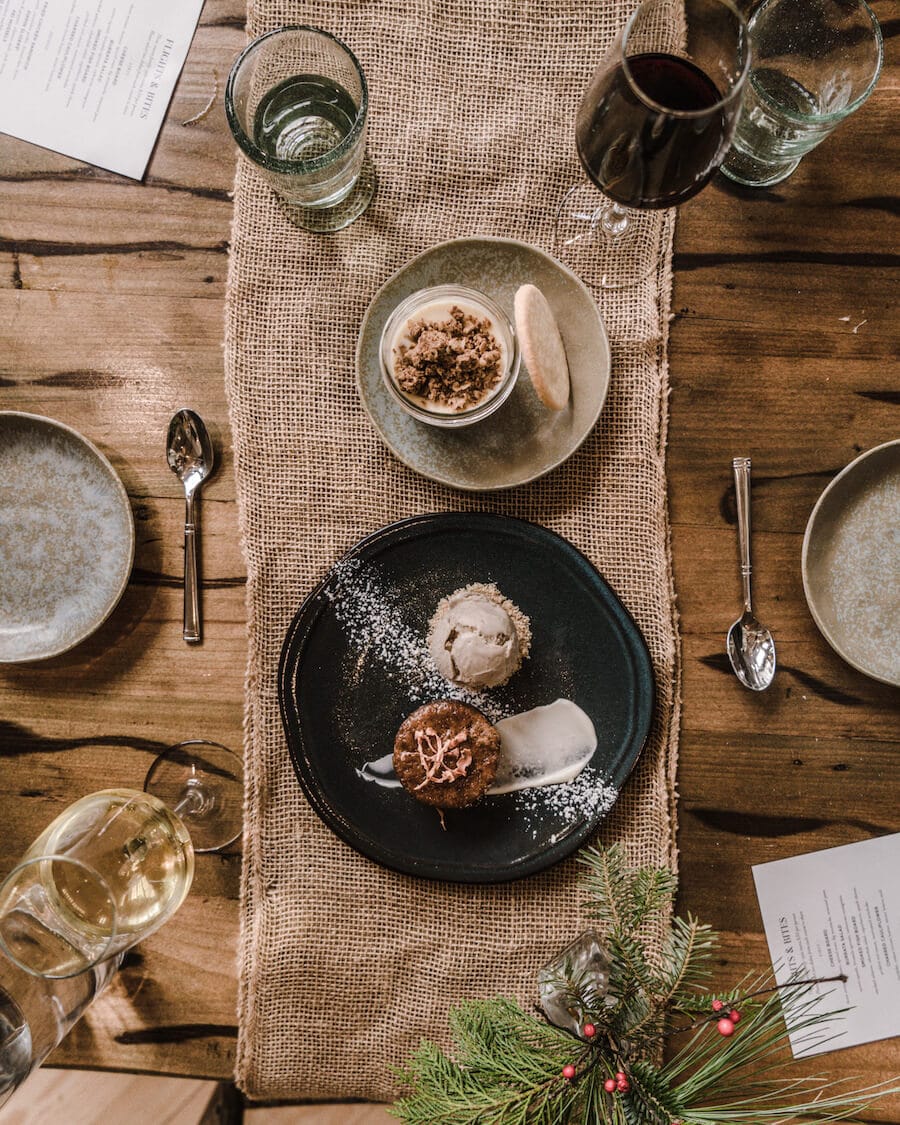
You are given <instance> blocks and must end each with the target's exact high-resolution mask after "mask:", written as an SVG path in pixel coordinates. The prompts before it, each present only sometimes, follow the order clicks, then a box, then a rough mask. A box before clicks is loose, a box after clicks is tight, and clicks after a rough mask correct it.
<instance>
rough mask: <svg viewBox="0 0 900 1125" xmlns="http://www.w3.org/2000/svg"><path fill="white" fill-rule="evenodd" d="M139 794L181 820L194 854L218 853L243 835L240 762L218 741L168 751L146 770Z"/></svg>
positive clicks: (180, 745)
mask: <svg viewBox="0 0 900 1125" xmlns="http://www.w3.org/2000/svg"><path fill="white" fill-rule="evenodd" d="M144 792H146V793H152V794H153V796H154V797H157V798H159V800H160V801H162V802H163V804H164V805H166V806H167V807H168V808H170V809H171V810H172V811H173V812H174V813H176V815H177V816H179V817H180V818H181V820H182V821H183V823H184V826H185V828H187V830H188V832H189V834H190V837H191V844H192V846H193V848H194V851H195V852H216V851H221V850H222V849H223V848H226V847H228V845H229V844H233V843H234V841H235V840H237V839H238V837H239V836H240V834H241V832H242V830H243V801H244V767H243V763H242V762H241V759H240V758H239V757H238V756H237V754H235V753H234V752H233V751H232V750H229V749H228V748H227V747H226V746H222V745H220V744H219V743H218V742H208V741H206V740H205V739H191V740H189V741H187V742H179V743H178V745H177V746H170V747H169V749H168V750H166V751H164V752H163V753H162V754H160V755H159V757H158V758H157V759H156V760H155V761H154V762H153V763H152V764H151V766H150V769H149V770H148V771H147V777H146V778H145V780H144Z"/></svg>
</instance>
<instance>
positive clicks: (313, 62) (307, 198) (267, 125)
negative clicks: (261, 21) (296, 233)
mask: <svg viewBox="0 0 900 1125" xmlns="http://www.w3.org/2000/svg"><path fill="white" fill-rule="evenodd" d="M368 108H369V95H368V88H367V86H366V77H365V75H364V74H363V70H362V67H361V66H360V65H359V62H358V61H357V59H356V56H355V55H354V54H353V52H352V51H351V50H350V48H349V47H347V46H346V45H345V44H343V43H342V42H341V41H340V40H339V39H337V38H335V36H333V35H331V34H329V33H328V32H327V31H321V30H319V29H318V28H315V27H307V26H300V25H298V26H288V27H279V28H276V29H275V30H274V31H269V32H267V33H266V34H265V35H262V36H260V37H259V38H258V39H254V40H253V42H252V43H250V44H248V46H247V47H246V48H245V49H244V50H243V51H242V52H241V54H240V55H239V56H238V58H237V60H236V61H235V63H234V66H233V67H232V69H231V73H230V74H229V76H228V82H227V84H226V87H225V115H226V117H227V118H228V124H229V126H230V128H231V132H232V135H233V136H234V139H235V141H236V142H237V144H238V147H239V148H240V149H241V151H242V152H243V153H244V155H245V156H246V157H247V159H248V160H250V162H251V163H252V164H253V165H254V167H255V168H256V170H257V172H258V173H259V175H260V176H261V177H262V178H263V179H264V180H265V181H266V183H268V184H269V185H270V186H271V187H272V188H273V189H274V191H275V192H276V194H277V195H278V196H279V197H280V198H281V199H282V201H283V202H284V204H285V205H286V210H287V213H288V216H289V217H290V219H291V221H292V222H294V223H296V224H297V225H298V226H301V227H304V228H305V229H307V230H311V231H317V232H321V233H326V232H329V231H336V230H341V229H342V228H343V227H346V226H348V225H349V224H350V223H352V222H353V221H354V219H357V218H359V216H360V215H361V214H362V213H363V212H364V211H365V209H366V208H367V207H368V206H369V203H370V202H371V201H372V197H373V195H374V194H375V175H374V172H373V170H372V168H371V165H370V163H369V161H368V160H367V159H366V136H365V135H366V116H367V113H368Z"/></svg>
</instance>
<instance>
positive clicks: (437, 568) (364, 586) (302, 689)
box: [278, 513, 654, 883]
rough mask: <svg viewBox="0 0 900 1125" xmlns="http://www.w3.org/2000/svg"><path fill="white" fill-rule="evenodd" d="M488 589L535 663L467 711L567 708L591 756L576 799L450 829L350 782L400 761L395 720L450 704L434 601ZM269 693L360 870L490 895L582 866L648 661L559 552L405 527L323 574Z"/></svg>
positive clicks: (562, 794) (626, 768)
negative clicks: (508, 884) (516, 624)
mask: <svg viewBox="0 0 900 1125" xmlns="http://www.w3.org/2000/svg"><path fill="white" fill-rule="evenodd" d="M475 581H478V582H493V583H495V584H496V585H497V586H498V587H499V589H500V590H501V591H502V593H503V594H505V595H506V597H508V598H510V599H511V600H512V601H513V602H515V604H516V605H517V606H518V607H519V608H520V609H521V610H522V612H523V613H525V614H526V615H527V616H528V617H529V618H530V621H531V629H532V634H533V639H532V648H531V656H530V657H529V659H528V660H526V661H525V664H524V665H523V667H522V668H521V669H520V670H519V671H518V672H517V673H516V674H515V675H514V676H513V677H512V679H511V680H510V681H509V683H507V684H506V685H505V686H504V687H502V688H497V689H494V690H491V691H485V692H482V693H479V695H478V696H477V697H474V698H472V697H467V698H468V700H469V701H470V702H473V703H474V705H475V706H477V707H479V709H480V710H482V711H484V712H485V714H487V716H488V718H490V719H491V720H493V721H496V720H497V719H499V718H501V717H503V716H505V715H511V714H515V713H518V712H521V711H526V710H529V709H531V708H532V707H536V706H540V705H542V704H547V703H552V702H553V701H554V700H555V699H558V698H568V699H571V700H573V701H574V702H575V703H577V704H578V706H579V707H581V708H582V709H583V710H584V711H585V712H586V713H587V714H588V715H589V716H590V718H591V720H592V722H593V724H594V728H595V730H596V732H597V739H598V745H597V749H596V751H595V752H594V755H593V758H592V760H591V761H590V763H589V764H588V765H587V767H586V768H585V770H584V771H583V772H582V773H581V774H580V775H579V776H578V777H577V778H576V779H575V780H574V781H572V782H570V783H568V784H565V785H558V786H548V787H546V788H544V789H527V790H524V791H522V792H519V793H506V794H502V795H498V796H488V797H486V798H485V799H484V800H483V801H482V802H481V803H480V804H478V805H476V806H475V807H473V808H470V809H465V810H460V811H456V812H454V811H448V812H447V813H446V820H447V830H446V831H444V830H443V829H442V828H441V824H440V820H439V817H438V815H437V813H436V812H435V810H434V809H432V808H428V807H426V806H424V805H422V804H420V803H419V802H418V801H416V800H415V799H414V798H413V797H411V796H410V795H409V794H408V793H407V792H406V791H405V790H403V789H388V788H383V787H381V786H379V785H377V784H375V783H373V782H371V781H367V780H365V779H364V778H363V777H362V776H361V775H360V772H359V771H360V770H361V769H362V767H363V766H364V765H365V764H366V763H367V762H372V761H375V760H377V759H379V758H381V757H383V756H384V755H385V754H389V753H390V752H391V751H392V750H393V745H394V735H395V734H396V731H397V728H398V727H399V726H400V723H401V722H402V721H403V719H404V718H405V717H406V716H407V715H408V714H409V713H410V712H411V711H413V710H414V709H415V708H416V707H418V706H419V705H420V704H422V703H425V702H428V701H430V700H435V699H440V698H446V697H447V696H448V695H449V694H451V690H452V689H451V686H450V685H449V684H448V683H447V682H446V681H445V680H444V679H443V678H442V677H441V676H440V675H439V673H438V672H437V671H436V670H435V669H434V668H433V665H432V664H431V662H430V660H429V658H428V656H427V648H426V634H427V628H428V622H429V620H430V618H431V616H432V614H433V613H434V610H435V607H436V606H437V604H438V602H439V601H440V600H441V598H442V597H443V596H444V595H446V594H449V593H451V592H452V591H453V590H456V589H458V588H459V587H461V586H465V585H467V584H469V583H470V582H475ZM278 691H279V700H280V704H281V714H282V719H283V722H284V729H285V733H286V736H287V743H288V747H289V749H290V753H291V757H292V759H293V764H294V768H295V771H296V774H297V778H298V780H299V782H300V785H301V786H302V788H303V790H304V792H305V793H306V796H307V797H308V799H309V801H310V804H311V805H312V807H313V808H314V809H315V811H316V812H317V813H318V814H319V816H320V817H321V818H322V820H323V821H324V822H325V823H326V824H327V825H328V826H329V827H330V828H331V829H333V831H334V832H336V833H337V834H338V836H340V837H341V838H342V839H343V840H345V841H346V842H347V843H348V844H351V845H352V846H353V847H354V848H356V849H357V850H358V851H360V852H362V854H363V855H366V856H368V857H369V858H370V859H373V860H375V861H376V862H378V863H381V864H383V865H385V866H386V867H390V868H393V869H394V870H396V871H401V872H404V873H406V874H409V875H418V876H424V877H427V878H432V879H445V880H450V881H454V882H470V883H495V882H504V881H507V880H511V879H516V878H519V877H521V876H524V875H530V874H532V873H534V872H536V871H541V870H543V869H544V868H547V867H550V866H551V865H552V864H554V863H557V862H558V861H559V860H561V859H562V858H564V857H565V856H567V855H569V854H570V853H571V852H573V851H575V850H576V849H577V848H578V847H579V846H580V845H581V844H582V843H583V842H584V841H585V840H586V839H587V838H588V837H589V836H590V835H591V833H592V832H593V831H594V829H595V828H596V826H597V825H598V824H599V822H600V821H601V820H602V819H603V818H604V817H605V816H606V815H607V813H608V812H609V810H610V809H611V808H612V806H613V804H614V803H615V800H616V797H617V796H618V793H619V791H620V790H621V788H622V786H623V785H624V783H625V781H626V779H627V778H628V775H629V774H630V773H631V770H632V768H633V767H634V764H635V762H636V761H637V759H638V756H639V754H640V752H641V749H642V747H643V745H644V742H645V739H646V737H647V732H648V730H649V727H650V721H651V717H652V713H653V701H654V684H653V672H652V667H651V663H650V657H649V654H648V652H647V647H646V645H645V643H644V640H643V637H642V636H641V634H640V632H639V630H638V628H637V626H636V625H635V623H634V621H632V619H631V617H629V615H628V613H627V612H626V610H625V609H624V607H623V606H622V604H621V602H619V600H618V598H617V597H616V596H615V594H614V593H613V592H612V590H611V589H610V588H609V586H608V585H607V584H606V582H605V581H604V580H603V578H602V577H601V576H600V574H599V573H598V572H597V571H596V570H595V569H594V567H593V566H592V565H591V564H590V562H588V560H587V559H586V558H585V557H584V556H583V555H582V554H580V553H579V552H578V551H577V550H576V549H575V548H574V547H573V546H572V545H571V544H570V543H568V542H567V541H566V540H565V539H562V538H560V536H558V535H556V534H554V533H553V532H551V531H548V530H546V529H545V528H543V527H539V526H538V525H536V524H532V523H526V522H525V521H524V520H517V519H511V518H508V517H505V516H495V515H489V514H484V513H477V514H473V513H444V514H437V515H425V516H416V517H414V518H412V519H408V520H404V521H402V522H400V523H396V524H392V525H390V526H389V527H386V528H384V529H382V530H381V531H377V532H375V533H374V534H373V535H370V536H369V537H368V538H366V539H364V540H362V542H361V543H359V544H357V546H355V547H354V548H353V549H352V550H351V551H350V552H349V553H348V554H347V555H346V556H345V557H344V558H343V559H341V560H340V561H339V562H338V563H337V564H336V565H335V566H334V567H333V568H332V570H331V571H330V573H329V574H328V576H327V577H326V578H325V580H324V582H322V583H321V585H320V586H319V587H318V588H317V589H316V590H314V591H313V592H312V593H311V594H310V596H309V597H308V598H307V599H306V601H305V602H304V603H303V605H302V606H301V608H300V610H299V612H298V613H297V615H296V616H295V618H294V620H293V622H292V624H291V626H290V628H289V630H288V632H287V636H286V638H285V642H284V647H283V649H282V654H281V663H280V667H279V673H278Z"/></svg>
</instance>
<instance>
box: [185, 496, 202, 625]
mask: <svg viewBox="0 0 900 1125" xmlns="http://www.w3.org/2000/svg"><path fill="white" fill-rule="evenodd" d="M181 635H182V636H183V637H184V639H185V640H186V641H187V642H188V644H198V643H199V641H200V586H199V583H198V581H197V525H196V524H195V523H194V497H193V496H188V497H187V499H186V501H185V512H184V629H183V631H182V634H181Z"/></svg>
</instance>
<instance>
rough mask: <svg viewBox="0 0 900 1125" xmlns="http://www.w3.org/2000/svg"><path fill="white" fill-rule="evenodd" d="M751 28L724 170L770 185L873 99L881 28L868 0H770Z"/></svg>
mask: <svg viewBox="0 0 900 1125" xmlns="http://www.w3.org/2000/svg"><path fill="white" fill-rule="evenodd" d="M749 30H750V49H751V58H752V65H751V69H750V79H749V81H748V82H747V84H746V86H745V88H744V97H743V102H742V105H741V116H740V119H739V121H738V126H737V131H736V132H735V135H734V140H733V142H732V148H731V151H730V152H729V153H728V155H727V156H726V158H725V162H724V163H723V165H722V171H723V172H724V173H725V175H726V176H728V177H730V178H731V179H732V180H736V181H737V182H738V183H739V184H746V185H747V186H748V187H765V186H766V185H768V184H777V183H780V182H781V180H784V179H786V178H787V177H788V176H789V175H790V174H791V173H792V172H793V171H794V169H795V168H796V167H797V165H798V164H799V163H800V159H801V157H802V156H804V155H805V154H806V153H807V152H809V151H810V149H813V148H815V147H816V145H818V144H821V142H822V141H824V140H825V138H826V137H827V136H828V134H829V133H831V132H832V130H833V129H835V128H836V127H837V126H838V125H839V124H840V123H841V122H842V121H843V120H844V118H845V117H849V115H850V114H851V113H853V112H854V111H855V110H857V109H859V107H860V106H861V105H862V104H863V102H864V101H865V100H866V98H868V96H869V95H870V94H871V93H872V90H873V89H874V88H875V83H876V81H877V79H878V75H879V73H880V71H881V61H882V43H881V29H880V28H879V26H878V20H877V19H876V18H875V16H874V14H873V13H872V11H871V9H870V8H869V7H868V5H867V4H866V3H865V0H804V3H798V0H765V2H764V3H763V4H761V5H760V7H759V8H757V10H756V12H755V13H754V15H753V17H752V18H751V20H750V24H749Z"/></svg>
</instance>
